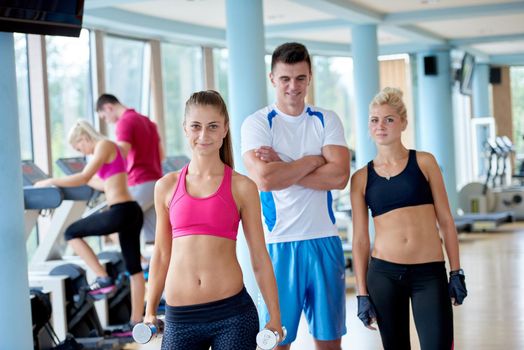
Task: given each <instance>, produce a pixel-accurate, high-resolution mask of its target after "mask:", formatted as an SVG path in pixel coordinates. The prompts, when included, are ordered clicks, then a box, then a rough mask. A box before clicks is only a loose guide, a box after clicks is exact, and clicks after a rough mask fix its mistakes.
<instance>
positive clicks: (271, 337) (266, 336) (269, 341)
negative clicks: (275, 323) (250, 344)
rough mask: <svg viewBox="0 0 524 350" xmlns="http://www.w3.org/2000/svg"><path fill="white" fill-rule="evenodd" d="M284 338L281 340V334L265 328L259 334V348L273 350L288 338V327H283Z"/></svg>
mask: <svg viewBox="0 0 524 350" xmlns="http://www.w3.org/2000/svg"><path fill="white" fill-rule="evenodd" d="M282 333H283V337H282V339H280V334H278V332H277V331H272V330H271V329H267V328H264V329H263V330H261V331H260V332H258V334H257V346H258V348H259V349H260V350H273V349H274V348H276V347H277V345H278V344H280V343H281V342H283V341H284V340H285V339H286V336H287V330H286V327H282Z"/></svg>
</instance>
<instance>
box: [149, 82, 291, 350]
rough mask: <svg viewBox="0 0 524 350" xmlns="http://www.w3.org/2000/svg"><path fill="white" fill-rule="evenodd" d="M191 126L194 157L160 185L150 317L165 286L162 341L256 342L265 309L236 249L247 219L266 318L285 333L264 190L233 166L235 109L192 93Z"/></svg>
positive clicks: (191, 347)
mask: <svg viewBox="0 0 524 350" xmlns="http://www.w3.org/2000/svg"><path fill="white" fill-rule="evenodd" d="M183 127H184V132H185V134H186V137H187V139H188V141H189V146H190V147H191V150H192V157H191V161H190V163H189V164H187V165H186V166H185V167H184V168H183V169H182V170H181V171H180V172H172V173H169V174H167V175H165V176H164V177H163V178H161V179H160V180H158V182H157V184H156V188H155V208H156V213H157V226H156V237H155V248H154V251H153V256H152V259H151V264H150V270H149V287H148V297H147V307H146V315H145V318H144V321H145V322H150V323H155V322H156V310H157V307H158V304H159V301H160V297H161V296H162V291H163V290H164V287H165V299H166V312H165V328H164V336H163V338H162V349H165V350H167V349H169V350H178V349H181V350H182V349H183V350H200V349H205V350H207V349H209V348H210V347H211V349H213V350H231V349H238V350H255V348H256V335H257V332H258V331H259V326H258V316H257V311H256V308H255V305H254V303H253V300H252V299H251V297H250V296H249V294H248V293H247V291H246V289H245V287H244V282H243V276H242V270H241V269H240V265H239V263H238V260H237V255H236V246H237V245H236V240H237V234H238V225H239V222H240V221H242V227H243V232H244V235H245V238H246V241H247V244H248V247H249V252H250V255H251V262H252V265H253V270H254V273H255V278H256V280H257V283H258V286H259V287H260V291H261V293H262V296H263V297H264V300H265V302H266V304H267V307H268V310H269V313H270V316H271V317H270V321H269V322H268V324H267V325H265V326H266V327H267V328H269V329H271V330H273V331H277V332H279V334H280V336H281V337H282V326H281V322H280V311H279V305H278V293H277V286H276V281H275V276H274V274H273V267H272V264H271V261H270V260H269V255H268V252H267V250H266V246H265V243H264V233H263V229H262V222H261V218H260V201H259V200H258V190H257V187H256V185H255V183H254V182H253V181H251V180H250V179H249V178H248V177H246V176H243V175H241V174H239V173H237V172H235V171H234V170H233V153H232V145H231V132H230V130H229V117H228V113H227V109H226V105H225V103H224V101H223V100H222V97H221V96H220V94H219V93H218V92H215V91H210V90H208V91H200V92H195V93H194V94H193V95H191V97H190V98H189V100H188V101H187V102H186V109H185V117H184V123H183ZM281 339H282V338H281Z"/></svg>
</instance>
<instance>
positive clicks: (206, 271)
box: [165, 235, 244, 306]
mask: <svg viewBox="0 0 524 350" xmlns="http://www.w3.org/2000/svg"><path fill="white" fill-rule="evenodd" d="M243 285H244V282H243V277H242V270H241V268H240V265H239V264H238V261H237V257H236V241H233V240H231V239H227V238H221V237H217V236H211V235H189V236H183V237H177V238H175V239H173V241H172V248H171V260H170V262H169V269H168V272H167V278H166V284H165V294H166V302H167V304H168V305H171V306H183V305H194V304H202V303H207V302H211V301H216V300H221V299H225V298H228V297H230V296H233V295H236V294H238V293H239V292H240V291H241V290H242V287H243Z"/></svg>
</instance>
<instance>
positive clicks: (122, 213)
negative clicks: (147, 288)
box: [65, 201, 144, 275]
mask: <svg viewBox="0 0 524 350" xmlns="http://www.w3.org/2000/svg"><path fill="white" fill-rule="evenodd" d="M143 220H144V215H143V213H142V209H140V206H139V205H138V204H137V202H134V201H133V202H124V203H118V204H113V205H112V206H110V207H109V210H106V211H103V212H101V213H98V214H92V215H89V216H88V217H86V218H84V219H81V220H78V221H75V222H73V223H72V224H71V225H70V226H69V227H68V228H67V229H66V231H65V239H66V240H67V241H69V240H72V239H74V238H82V237H89V236H105V235H108V234H111V233H114V232H118V239H119V241H120V248H121V250H122V256H123V257H124V263H125V264H126V270H127V272H129V274H130V275H134V274H135V273H138V272H141V271H142V266H141V264H140V230H141V229H142V222H143Z"/></svg>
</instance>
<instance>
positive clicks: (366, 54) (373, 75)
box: [351, 24, 380, 169]
mask: <svg viewBox="0 0 524 350" xmlns="http://www.w3.org/2000/svg"><path fill="white" fill-rule="evenodd" d="M351 38H352V39H351V51H352V55H353V85H354V91H355V118H356V131H357V140H356V141H357V144H356V150H355V152H356V163H357V164H356V166H357V169H358V168H360V167H361V166H363V165H364V164H366V163H367V162H368V161H370V160H371V159H373V158H374V157H375V155H376V153H377V152H376V148H375V144H374V143H373V140H372V139H371V137H370V136H369V132H368V118H369V108H368V106H369V103H370V102H371V100H372V99H373V97H374V96H375V95H376V94H377V93H378V92H379V89H380V81H379V66H378V44H377V26H376V25H374V24H366V25H355V26H353V27H351Z"/></svg>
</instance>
